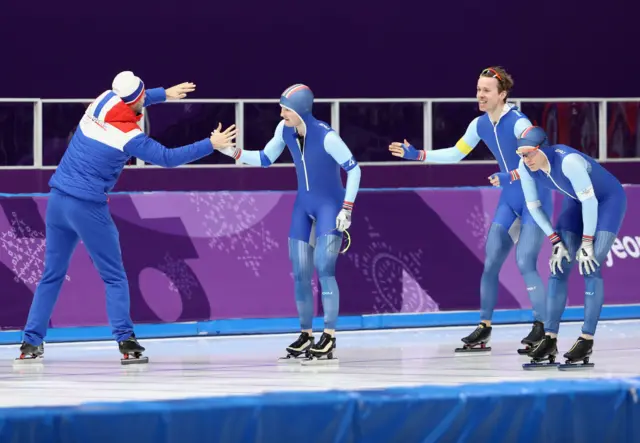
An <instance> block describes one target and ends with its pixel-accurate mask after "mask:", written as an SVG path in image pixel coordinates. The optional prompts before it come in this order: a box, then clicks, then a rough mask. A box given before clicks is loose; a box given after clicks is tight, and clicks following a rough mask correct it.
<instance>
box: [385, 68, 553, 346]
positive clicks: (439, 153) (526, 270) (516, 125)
mask: <svg viewBox="0 0 640 443" xmlns="http://www.w3.org/2000/svg"><path fill="white" fill-rule="evenodd" d="M512 88H513V79H512V77H511V76H510V75H509V74H508V73H507V72H506V71H505V70H504V69H503V68H501V67H499V66H494V67H490V68H487V69H484V70H483V71H482V72H481V73H480V77H479V78H478V82H477V87H476V98H477V100H478V105H479V108H480V111H483V112H484V114H483V115H481V116H479V117H476V118H475V119H474V120H473V121H471V123H470V124H469V126H468V127H467V130H466V132H465V134H464V135H463V137H462V138H461V139H460V140H458V142H457V143H456V145H455V146H453V147H450V148H445V149H438V150H434V151H425V150H418V149H416V148H414V147H413V146H412V145H411V144H409V142H408V141H407V140H405V141H404V143H399V142H395V143H392V144H391V145H390V146H389V150H390V151H391V154H392V155H394V156H396V157H402V158H404V159H408V160H416V161H421V162H425V163H445V164H446V163H448V164H451V163H458V162H460V161H461V160H462V159H463V158H464V157H466V156H467V155H468V154H469V153H470V152H471V151H472V150H473V149H474V148H475V147H476V146H477V145H478V144H479V143H480V141H483V142H484V143H485V144H486V145H487V146H488V147H489V150H490V151H491V153H492V154H493V157H494V158H495V159H496V160H497V162H498V165H499V167H500V172H499V173H496V174H493V175H492V176H491V177H489V180H490V183H491V184H492V185H494V186H499V187H500V188H502V191H501V193H500V200H499V202H498V207H497V209H496V211H495V213H494V216H493V221H492V224H491V227H490V228H489V233H488V236H487V241H486V256H485V262H484V269H483V272H482V277H481V279H480V324H479V325H478V327H477V328H476V329H475V330H474V331H473V332H472V333H471V334H470V335H468V336H467V337H464V338H463V339H462V342H463V343H464V346H463V347H462V348H458V349H456V352H485V351H490V350H491V348H490V347H487V346H486V345H487V344H488V343H489V340H490V338H491V320H492V317H493V312H494V309H495V306H496V303H497V299H498V288H499V286H500V283H499V274H500V270H501V268H502V265H503V264H504V262H505V260H506V258H507V256H508V255H509V252H510V251H511V248H512V247H513V245H514V243H515V244H517V246H516V262H517V264H518V268H519V270H520V273H521V274H522V277H523V279H524V285H525V287H526V289H527V291H528V293H529V299H530V301H531V305H532V307H533V327H532V329H531V332H530V333H529V335H528V336H526V337H525V338H523V339H522V341H521V343H522V344H524V345H525V349H519V350H518V353H520V354H525V353H526V352H528V350H529V349H530V348H531V347H532V346H534V345H535V344H537V343H538V342H539V341H540V340H542V338H543V337H544V323H545V318H544V316H545V313H546V297H545V290H544V283H543V282H542V279H541V278H540V274H539V272H538V269H537V260H538V255H539V254H540V249H541V248H542V244H543V241H544V233H543V232H542V230H541V229H540V228H539V227H538V225H537V224H536V222H535V221H534V220H533V218H532V217H531V214H530V213H529V209H528V208H527V205H526V204H525V202H524V197H523V195H522V189H521V186H520V182H518V181H514V180H513V177H512V175H511V173H510V171H512V170H514V169H516V168H517V167H518V162H519V161H520V157H519V156H518V154H517V153H516V152H515V150H516V148H517V146H516V144H517V139H518V136H519V135H520V134H521V133H522V132H523V131H524V130H525V129H526V128H527V127H529V126H531V122H530V121H529V119H528V118H527V117H526V116H525V115H524V114H523V113H522V112H521V111H520V110H519V109H518V107H517V106H515V105H514V104H511V103H507V98H508V96H509V93H510V91H511V89H512ZM538 192H539V196H540V201H541V202H542V210H543V211H544V212H545V214H547V215H551V212H552V205H551V191H550V190H548V189H545V188H542V187H541V188H540V189H539V191H538ZM451 290H452V291H455V284H454V282H452V287H451Z"/></svg>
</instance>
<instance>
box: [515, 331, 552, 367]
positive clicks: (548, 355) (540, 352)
mask: <svg viewBox="0 0 640 443" xmlns="http://www.w3.org/2000/svg"><path fill="white" fill-rule="evenodd" d="M557 354H558V339H557V338H553V337H551V336H550V335H545V336H544V338H543V339H542V340H541V341H540V342H539V343H538V344H537V346H536V347H534V348H533V349H532V350H531V352H529V354H528V355H529V357H531V363H525V364H523V365H522V368H523V369H544V368H553V369H555V368H557V367H558V363H556V355H557Z"/></svg>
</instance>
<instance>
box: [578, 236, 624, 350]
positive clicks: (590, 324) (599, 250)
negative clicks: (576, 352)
mask: <svg viewBox="0 0 640 443" xmlns="http://www.w3.org/2000/svg"><path fill="white" fill-rule="evenodd" d="M615 239H616V234H614V233H613V232H605V231H598V232H596V235H595V241H594V245H593V249H594V255H595V257H596V260H597V261H598V263H600V264H602V263H604V261H605V260H606V259H607V254H608V253H609V251H610V250H611V246H612V245H613V242H614V241H615ZM584 286H585V292H584V324H583V326H582V334H583V337H584V338H586V339H593V336H594V335H595V333H596V328H597V326H598V320H599V319H600V313H601V312H602V305H603V304H604V282H603V280H602V272H601V266H598V267H597V268H596V271H595V272H592V273H590V274H588V275H585V276H584Z"/></svg>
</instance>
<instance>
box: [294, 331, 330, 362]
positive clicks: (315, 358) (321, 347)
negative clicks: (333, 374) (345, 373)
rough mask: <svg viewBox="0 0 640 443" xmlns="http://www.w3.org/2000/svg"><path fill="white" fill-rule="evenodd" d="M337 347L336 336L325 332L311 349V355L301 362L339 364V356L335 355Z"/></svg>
mask: <svg viewBox="0 0 640 443" xmlns="http://www.w3.org/2000/svg"><path fill="white" fill-rule="evenodd" d="M335 349H336V339H335V337H332V336H331V334H327V333H326V332H323V333H322V336H321V337H320V340H318V343H316V344H315V345H313V346H312V347H311V348H310V349H309V356H308V357H307V358H305V359H303V360H302V361H301V362H300V363H301V364H302V365H304V366H310V365H330V364H337V363H339V361H338V358H337V357H334V356H333V351H335Z"/></svg>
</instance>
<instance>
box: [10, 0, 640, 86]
mask: <svg viewBox="0 0 640 443" xmlns="http://www.w3.org/2000/svg"><path fill="white" fill-rule="evenodd" d="M617 3H618V4H617ZM639 9H640V8H639V6H638V3H637V2H632V1H625V2H607V3H603V2H601V1H596V0H586V1H583V2H579V3H578V2H557V1H556V2H549V1H539V2H536V3H535V4H532V3H530V2H509V3H505V2H503V1H498V0H483V1H481V2H478V1H476V0H461V1H456V2H446V1H445V2H432V1H417V0H412V1H408V0H404V1H403V0H400V1H395V2H393V3H389V2H371V1H365V0H351V1H344V2H337V1H335V0H334V1H323V2H314V1H310V2H278V1H262V0H237V1H223V2H203V1H189V0H186V1H185V0H183V1H181V2H180V3H176V2H168V1H163V0H160V1H157V2H151V3H148V2H127V3H126V6H125V5H124V4H122V5H116V4H113V5H112V6H109V7H105V5H104V4H103V3H100V2H97V3H91V2H86V1H80V0H67V1H65V2H38V3H37V7H34V4H33V2H27V1H5V2H3V4H2V8H1V11H0V41H2V42H4V44H3V45H2V67H1V69H0V97H16V96H18V97H20V96H31V97H34V96H35V97H94V96H96V95H97V94H98V93H99V92H101V91H102V90H104V89H106V88H107V87H108V86H109V85H110V82H111V80H112V78H113V76H114V75H115V74H116V73H117V72H118V71H120V70H124V69H133V70H134V71H136V72H137V73H139V74H140V75H141V76H142V77H143V78H144V79H145V80H146V81H147V83H148V84H150V85H152V84H153V85H159V84H161V85H171V84H174V83H177V82H182V81H194V82H196V83H197V84H198V87H199V90H198V93H197V94H196V97H202V98H205V97H208V98H212V97H228V98H233V97H277V96H278V95H279V94H280V92H281V91H283V90H284V89H285V88H286V87H287V86H288V85H290V84H293V83H297V82H305V83H308V84H309V85H310V86H311V87H312V89H314V90H315V92H316V93H317V95H318V96H322V97H403V96H410V97H466V96H472V95H473V94H474V92H475V81H476V78H477V75H478V73H479V72H480V70H481V69H483V68H485V67H486V66H487V65H491V64H501V65H504V66H506V67H507V68H508V69H509V70H510V71H511V72H512V73H513V74H514V75H515V78H516V88H515V90H514V93H515V95H517V96H520V97H542V96H544V97H549V96H551V97H580V96H583V97H594V96H596V97H597V96H605V97H629V96H635V97H637V96H640V83H639V82H638V81H637V80H638V78H640V64H638V63H637V60H636V57H634V54H635V53H637V50H638V37H637V17H638V16H639V15H640V14H639V12H640V11H639ZM605 57H606V60H605Z"/></svg>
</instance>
